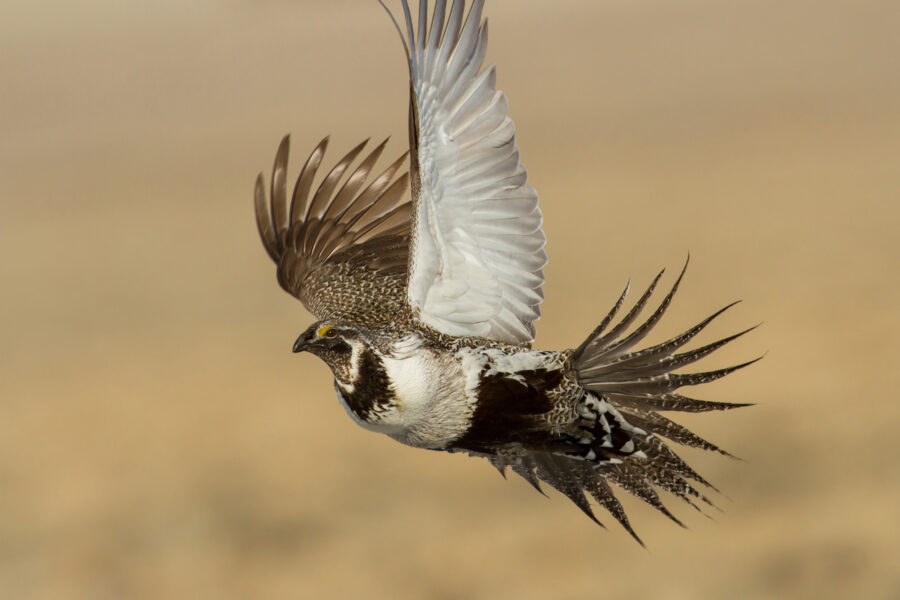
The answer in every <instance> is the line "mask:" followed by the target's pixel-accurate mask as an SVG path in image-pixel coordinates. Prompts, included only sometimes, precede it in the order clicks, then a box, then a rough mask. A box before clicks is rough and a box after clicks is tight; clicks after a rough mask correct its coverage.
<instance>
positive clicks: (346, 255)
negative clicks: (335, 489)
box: [255, 0, 754, 541]
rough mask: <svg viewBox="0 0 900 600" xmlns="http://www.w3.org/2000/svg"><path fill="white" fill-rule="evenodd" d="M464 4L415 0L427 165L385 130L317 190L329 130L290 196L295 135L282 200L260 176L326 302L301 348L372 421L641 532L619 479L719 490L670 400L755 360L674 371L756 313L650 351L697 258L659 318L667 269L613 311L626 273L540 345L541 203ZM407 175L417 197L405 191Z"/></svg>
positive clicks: (477, 19) (281, 245) (414, 95)
mask: <svg viewBox="0 0 900 600" xmlns="http://www.w3.org/2000/svg"><path fill="white" fill-rule="evenodd" d="M465 4H466V2H465V0H454V1H453V4H452V5H451V6H449V11H448V3H447V2H446V0H436V3H435V8H434V12H433V15H432V19H431V26H430V27H429V26H428V2H427V0H420V6H419V15H418V28H416V27H414V25H413V19H412V15H411V12H410V9H409V6H408V4H407V2H406V0H404V1H403V20H404V21H405V24H406V31H407V34H406V37H404V34H403V33H402V32H401V37H403V38H404V43H403V44H404V50H405V51H406V55H407V59H408V61H409V67H410V106H409V137H410V140H409V142H410V149H411V154H410V168H411V172H412V175H411V177H410V176H409V175H408V174H406V173H403V174H402V175H399V176H397V173H398V172H399V171H400V169H401V165H402V163H403V161H404V160H405V158H406V156H405V155H404V156H402V157H400V159H399V160H397V161H395V162H394V163H392V164H391V165H390V166H388V167H387V168H386V169H385V170H384V171H383V172H382V173H381V174H380V175H379V176H377V177H374V178H371V177H370V176H371V174H372V172H373V169H374V168H375V164H376V163H377V161H378V159H379V157H380V156H381V154H382V151H383V150H384V147H385V143H386V142H385V143H382V144H381V145H379V146H378V147H376V148H375V149H374V150H373V151H372V152H371V153H369V154H368V155H366V156H365V157H363V158H362V159H361V160H360V161H359V163H358V165H357V166H356V167H355V168H353V167H352V165H353V164H354V162H355V161H356V160H357V158H358V157H359V156H360V155H361V153H362V150H363V148H364V146H365V142H363V143H362V144H359V145H358V146H356V147H355V148H353V149H352V150H351V151H350V152H349V153H347V155H345V156H344V157H343V158H342V159H341V160H340V161H338V162H337V164H336V165H335V166H334V167H333V168H332V169H331V170H330V171H328V172H327V173H326V174H324V176H322V177H321V182H320V183H319V185H318V187H317V188H316V191H315V192H314V193H313V191H312V190H313V184H314V180H315V179H316V178H317V177H316V175H317V172H318V169H319V167H320V166H321V163H322V159H323V156H324V153H325V149H326V146H327V141H328V140H327V138H326V139H325V140H322V142H321V143H320V144H319V145H318V146H317V147H316V148H315V150H313V152H312V154H311V155H310V157H309V158H308V160H307V161H306V163H305V165H304V166H303V168H302V170H301V172H300V175H299V177H298V178H297V182H296V185H295V186H294V190H293V193H292V194H291V195H290V196H289V195H288V188H287V183H288V177H287V163H288V154H289V143H288V138H287V137H286V138H284V140H282V143H281V145H280V147H279V149H278V152H277V154H276V158H275V165H274V169H273V173H272V182H271V186H270V194H269V198H267V197H266V192H265V185H264V183H263V177H262V175H260V176H259V178H258V179H257V183H256V193H255V209H256V219H257V225H258V227H259V232H260V236H261V238H262V241H263V244H264V245H265V248H266V251H267V252H268V253H269V255H270V256H271V258H272V259H273V260H274V261H275V263H276V264H277V276H278V282H279V284H280V285H281V286H282V287H283V288H284V289H285V290H287V291H288V292H289V293H290V294H292V295H293V296H295V297H296V298H298V299H299V300H300V301H301V302H302V303H303V304H304V306H306V308H307V309H308V310H309V311H310V312H311V313H313V314H314V315H315V316H316V317H317V318H318V319H319V321H318V322H317V323H315V324H313V325H312V326H310V327H309V328H308V329H307V330H306V331H305V332H304V333H302V334H301V336H300V337H299V338H298V339H297V341H296V343H295V345H294V351H295V352H302V351H308V352H311V353H313V354H315V355H316V356H318V357H319V358H321V359H322V360H323V361H325V362H326V364H328V365H329V367H330V368H331V370H332V373H333V375H334V378H335V389H336V391H337V394H338V397H339V399H340V401H341V402H342V404H343V405H344V407H345V408H346V409H347V412H348V413H349V414H350V416H351V417H352V418H353V419H354V420H355V421H356V422H357V423H358V424H360V425H361V426H363V427H365V428H367V429H370V430H373V431H378V432H381V433H384V434H386V435H389V436H390V437H392V438H393V439H395V440H397V441H400V442H402V443H404V444H408V445H410V446H414V447H418V448H427V449H431V450H443V451H449V452H465V453H469V454H471V455H474V456H480V457H484V458H486V459H488V460H489V461H490V462H491V463H492V464H493V465H494V466H495V467H496V468H497V469H499V470H500V471H501V472H505V469H506V468H507V467H509V468H511V469H512V470H513V471H514V472H515V473H517V474H519V475H521V476H522V477H523V478H525V479H526V480H527V481H528V482H529V483H530V484H531V485H533V486H534V487H535V488H537V489H538V490H540V482H542V481H543V482H546V483H548V484H549V485H551V486H552V487H554V488H556V489H557V490H559V491H560V492H562V493H563V494H565V495H566V496H567V497H568V498H569V499H571V500H572V502H574V503H575V504H576V505H577V506H578V507H579V508H580V509H581V510H582V511H584V512H585V514H587V515H588V516H589V517H590V518H591V519H593V520H594V521H597V519H596V518H595V516H594V514H593V511H592V509H591V506H590V503H589V501H588V498H593V499H594V500H596V502H598V503H599V504H600V505H601V506H602V507H604V508H605V509H606V510H608V511H609V512H610V513H611V514H612V515H613V517H614V518H615V519H616V520H617V521H619V522H620V523H621V524H622V526H623V527H625V529H626V530H627V531H628V532H629V533H631V535H633V536H634V537H635V539H638V538H637V535H636V534H635V532H634V530H633V529H632V527H631V525H630V523H629V521H628V518H627V516H626V515H625V511H624V509H623V508H622V505H621V504H620V503H619V501H618V499H617V498H616V497H615V495H614V493H613V491H612V486H613V485H614V486H617V487H619V488H622V489H624V490H626V491H627V492H629V493H631V494H634V495H635V496H637V497H638V498H640V499H642V500H644V501H645V502H647V503H649V504H650V505H652V506H653V507H655V508H656V509H658V510H660V511H661V512H663V513H664V514H665V515H667V516H668V517H669V518H671V519H672V520H674V521H675V522H677V523H679V524H680V521H678V520H677V519H676V518H675V517H674V516H673V515H672V513H671V512H669V510H668V509H667V508H666V507H665V506H664V505H663V503H662V501H661V500H660V498H659V495H658V492H657V490H664V491H666V492H669V493H671V494H673V495H675V496H677V497H679V498H680V499H682V500H684V501H685V502H687V503H688V504H690V505H691V506H694V507H695V508H698V509H699V508H700V507H699V504H700V503H706V504H711V503H710V501H709V500H708V499H707V497H706V496H705V495H704V493H703V492H702V491H700V490H701V489H702V487H703V486H707V487H709V488H710V489H713V490H715V488H712V486H711V485H710V484H709V483H708V482H707V481H706V480H705V479H703V478H702V477H701V476H700V475H699V474H697V472H696V471H694V470H693V469H692V468H691V467H690V466H688V465H687V463H685V462H684V461H683V460H682V459H681V458H679V457H678V456H677V455H676V454H675V452H673V451H672V449H671V448H670V447H669V446H668V445H667V443H666V442H664V441H663V438H665V439H667V440H669V441H671V442H674V443H677V444H682V445H686V446H691V447H696V448H702V449H705V450H710V451H715V452H720V453H722V454H726V455H727V452H725V451H723V450H721V449H720V448H719V447H718V446H716V445H715V444H712V443H711V442H708V441H706V440H704V439H703V438H701V437H700V436H698V435H696V434H694V433H693V432H691V431H690V430H688V429H687V428H685V427H683V426H681V425H679V424H677V423H675V422H674V421H672V420H670V419H668V418H666V417H664V416H662V415H661V414H659V413H660V412H662V411H684V412H704V411H710V410H726V409H731V408H735V407H738V406H744V405H739V404H728V403H723V402H707V401H702V400H695V399H692V398H688V397H686V396H682V395H680V394H679V393H677V390H678V389H679V388H682V387H687V386H695V385H700V384H703V383H707V382H710V381H714V380H716V379H719V378H721V377H724V376H725V375H728V374H729V373H732V372H733V371H736V370H738V369H740V368H743V367H745V366H747V365H749V364H751V363H752V362H754V361H750V362H747V363H744V364H740V365H737V366H734V367H729V368H726V369H719V370H714V371H707V372H697V373H679V372H676V371H678V370H681V369H682V368H684V367H687V366H689V365H691V364H693V363H694V362H696V361H698V360H701V359H702V358H704V357H706V356H708V355H709V354H711V353H713V352H715V351H716V350H718V349H719V348H721V347H722V346H724V345H725V344H727V343H729V342H731V341H732V340H735V339H737V338H738V337H740V336H742V335H744V334H745V333H747V331H750V330H749V329H748V330H746V331H743V332H741V333H738V334H735V335H732V336H728V337H726V338H724V339H721V340H718V341H716V342H713V343H711V344H707V345H704V346H701V347H698V348H694V349H689V350H682V348H684V347H685V346H686V345H687V344H688V343H689V342H691V340H693V338H694V337H695V336H697V335H698V334H699V333H700V332H701V331H702V330H703V329H704V328H706V326H707V325H708V324H709V323H710V322H711V321H712V320H713V319H715V318H716V317H717V316H719V315H720V314H722V313H723V312H724V311H725V310H726V309H727V308H728V307H725V308H723V309H721V310H719V311H718V312H716V313H714V314H713V315H712V316H710V317H708V318H707V319H704V320H702V321H701V322H700V323H698V324H697V325H695V326H694V327H692V328H690V329H688V330H687V331H685V332H684V333H682V334H680V335H678V336H675V337H674V338H672V339H669V340H667V341H664V342H662V343H660V344H656V345H654V346H650V347H647V348H643V349H639V347H638V344H640V343H641V342H642V341H643V340H644V338H645V337H646V336H647V335H648V334H649V333H650V332H651V331H652V330H653V329H654V327H655V326H656V325H657V323H658V322H659V321H660V320H661V318H662V317H663V315H664V313H665V312H666V310H667V309H668V307H669V306H670V305H671V302H672V300H673V298H674V296H675V292H676V291H677V289H678V286H679V284H680V283H681V280H682V277H683V276H684V270H682V271H681V274H680V275H679V276H678V277H677V279H676V280H675V282H674V285H673V286H672V288H671V290H670V291H669V292H668V294H666V295H665V296H664V297H663V299H662V301H661V302H660V304H659V306H658V307H657V308H656V309H655V310H654V311H653V312H652V313H651V314H650V316H649V317H648V318H646V320H644V321H643V322H640V321H639V318H640V315H641V313H642V311H643V310H644V309H645V308H646V307H647V305H648V302H649V301H650V298H651V296H652V295H653V292H654V291H655V289H656V286H657V284H658V282H659V281H660V278H661V276H662V273H660V274H659V275H657V277H656V278H655V279H654V280H653V282H652V283H651V284H650V286H649V287H648V289H647V290H646V292H645V293H644V294H643V295H642V296H641V297H640V298H639V299H638V300H637V302H636V303H635V305H634V306H633V307H632V308H631V309H630V310H629V311H628V312H627V313H626V314H625V315H624V316H623V317H622V318H621V319H620V320H619V321H618V322H616V321H615V319H616V316H617V315H618V312H619V310H620V309H621V308H622V306H623V304H624V301H625V297H626V294H627V291H628V288H627V287H626V289H625V291H624V292H623V293H622V294H621V296H620V297H619V298H618V301H617V302H616V303H615V305H614V307H613V308H612V310H611V311H609V313H608V314H607V316H606V318H604V319H603V321H602V322H601V323H600V325H599V326H598V327H597V328H595V329H594V331H593V332H592V333H591V334H590V335H589V336H588V337H587V339H586V340H585V341H584V343H582V344H581V345H580V346H578V347H577V348H574V349H570V350H563V351H541V350H532V349H531V342H532V340H533V338H534V321H535V320H536V319H537V318H538V316H539V314H540V306H539V305H540V301H541V299H542V298H543V292H542V286H543V282H544V276H543V266H544V264H545V262H546V254H545V252H544V243H545V237H544V234H543V231H542V229H541V223H542V217H541V213H540V210H539V209H538V206H537V195H536V193H535V191H534V190H533V189H532V188H531V187H529V186H528V185H527V174H526V172H525V169H524V167H523V166H522V164H521V161H520V160H519V152H518V148H517V146H516V140H515V127H514V125H513V123H512V120H511V119H510V118H509V116H508V114H507V104H506V98H505V96H504V95H503V94H502V92H500V91H498V90H497V89H496V85H495V84H496V71H495V69H494V68H493V67H488V68H487V69H484V70H482V61H483V60H484V56H485V52H486V45H487V24H486V21H483V20H482V17H481V15H482V9H483V4H484V1H483V0H473V4H472V6H471V8H470V11H469V13H468V15H466V16H465V19H464V18H463V17H464V8H465ZM392 18H393V17H392ZM394 23H395V25H397V28H398V31H400V27H399V25H398V24H397V22H396V21H394ZM407 42H408V43H407ZM370 179H372V181H371V183H369V180H370ZM410 181H411V187H412V190H411V195H412V201H411V202H410V201H404V200H403V195H404V193H405V191H406V186H407V183H408V182H410ZM686 268H687V264H686V263H685V269H686ZM729 306H730V305H729ZM638 541H640V540H639V539H638Z"/></svg>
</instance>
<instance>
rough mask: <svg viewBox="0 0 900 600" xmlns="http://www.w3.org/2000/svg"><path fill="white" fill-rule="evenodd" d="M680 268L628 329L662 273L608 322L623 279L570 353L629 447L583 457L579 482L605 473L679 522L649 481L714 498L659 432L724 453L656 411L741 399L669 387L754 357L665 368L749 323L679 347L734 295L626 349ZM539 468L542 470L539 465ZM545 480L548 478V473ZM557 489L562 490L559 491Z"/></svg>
mask: <svg viewBox="0 0 900 600" xmlns="http://www.w3.org/2000/svg"><path fill="white" fill-rule="evenodd" d="M686 269H687V262H686V263H685V266H684V269H682V271H681V273H680V274H679V276H678V278H677V279H676V281H675V283H674V284H673V286H672V288H671V290H670V291H669V292H668V294H666V296H665V297H664V298H663V300H662V302H661V303H660V305H659V306H658V307H657V309H656V310H655V311H654V312H653V313H652V314H651V315H650V316H649V317H648V318H647V319H646V320H645V321H644V322H643V323H641V324H639V325H637V326H636V327H634V328H633V330H632V331H631V332H630V333H627V332H628V330H629V329H630V328H631V326H632V325H633V324H634V323H635V322H637V320H638V317H639V316H640V313H641V312H642V310H643V309H644V308H645V307H646V306H647V304H648V302H649V300H650V297H651V296H652V295H653V292H654V290H655V288H656V286H657V284H658V283H659V280H660V278H661V277H662V274H663V273H662V272H660V273H659V274H658V275H657V276H656V278H654V280H653V282H652V283H651V284H650V286H649V288H648V289H647V291H646V292H645V293H644V294H643V295H642V296H641V297H640V298H639V299H638V301H637V302H636V304H635V305H634V307H632V309H631V310H630V311H629V312H628V313H627V314H626V315H625V316H624V317H623V318H622V319H621V321H619V322H618V323H616V324H613V321H614V319H615V316H616V314H617V313H618V311H619V309H620V308H621V307H622V305H623V303H624V300H625V297H626V295H627V293H628V288H627V287H626V289H625V291H624V292H623V293H622V295H621V296H620V297H619V299H618V300H617V302H616V303H615V305H614V307H613V309H612V310H611V311H610V312H609V314H608V315H607V316H606V318H604V320H603V322H602V323H601V324H600V326H598V327H597V329H595V330H594V331H593V332H592V333H591V335H590V336H588V338H587V339H586V340H585V341H584V343H583V344H581V346H579V347H578V348H577V349H576V350H575V351H574V352H573V353H572V357H571V361H572V365H573V367H574V370H575V373H576V375H577V377H578V380H579V382H580V383H581V385H582V386H583V387H584V388H585V389H586V390H587V392H588V393H589V394H592V395H595V396H596V397H597V398H599V399H601V400H605V401H606V402H608V403H609V404H610V405H612V407H613V408H614V409H615V410H616V411H618V414H619V415H621V417H622V418H623V419H624V420H625V421H626V422H627V423H628V424H629V425H630V426H631V429H630V430H629V434H630V437H631V441H632V442H634V445H633V446H630V445H629V448H630V449H631V453H630V454H629V455H627V456H624V457H622V460H621V461H617V460H609V457H608V456H607V457H604V456H599V457H598V462H596V463H593V464H592V463H587V464H591V466H592V469H591V473H592V475H590V476H588V475H587V472H586V471H585V472H584V474H583V477H582V478H581V481H582V482H583V485H582V488H583V489H585V490H587V491H589V492H590V493H591V494H592V495H594V492H593V491H592V490H595V489H598V487H599V489H601V490H603V488H602V485H606V481H609V482H610V483H612V484H614V485H616V486H618V487H621V488H623V489H624V490H626V491H627V492H629V493H631V494H633V495H635V496H637V497H638V498H640V499H641V500H643V501H645V502H647V503H648V504H650V505H651V506H653V507H654V508H656V509H657V510H659V511H660V512H662V513H663V514H665V515H666V516H667V517H669V518H670V519H672V520H673V521H675V522H676V523H678V524H679V525H681V522H680V521H679V520H678V519H676V518H675V517H674V516H673V515H672V513H671V512H669V510H668V509H667V508H666V507H665V506H664V505H663V503H662V501H661V500H660V498H659V495H658V494H657V493H656V491H655V489H654V488H658V489H662V490H665V491H667V492H669V493H671V494H673V495H675V496H677V497H679V498H680V499H682V500H683V501H685V502H686V503H688V504H689V505H691V506H693V507H694V508H696V509H697V510H700V511H701V512H702V510H701V508H700V506H699V505H698V502H699V503H702V504H705V505H709V506H715V505H714V504H713V503H712V501H710V499H709V498H707V497H706V496H705V495H704V494H703V493H702V492H701V491H700V490H699V489H698V487H697V486H703V487H707V488H709V489H711V490H713V491H718V490H716V489H715V488H714V487H713V486H712V485H711V484H710V483H709V482H708V481H706V480H705V479H704V478H703V477H701V476H700V475H699V474H698V473H697V472H696V471H694V470H693V469H692V468H691V467H690V466H688V465H687V463H685V462H684V461H683V460H682V459H681V458H680V457H679V456H678V455H677V454H676V453H675V452H673V451H672V449H671V448H669V446H668V445H667V444H666V443H665V442H664V441H663V440H662V439H661V438H666V439H667V440H670V441H672V442H675V443H678V444H681V445H685V446H690V447H694V448H702V449H704V450H710V451H713V452H719V453H721V454H724V455H726V456H731V455H730V454H729V453H728V452H726V451H725V450H722V449H721V448H719V447H718V446H717V445H715V444H713V443H712V442H709V441H707V440H705V439H703V438H702V437H700V436H698V435H697V434H695V433H693V432H692V431H690V430H688V429H687V428H686V427H684V426H682V425H679V424H677V423H675V422H674V421H672V420H670V419H668V418H666V417H664V416H662V415H660V414H659V411H683V412H706V411H711V410H728V409H732V408H738V407H741V406H747V404H732V403H726V402H708V401H704V400H695V399H693V398H688V397H686V396H682V395H680V394H678V393H676V390H677V389H678V388H680V387H683V386H694V385H699V384H702V383H707V382H709V381H714V380H716V379H719V378H721V377H724V376H725V375H728V374H730V373H732V372H734V371H736V370H738V369H742V368H744V367H746V366H748V365H750V364H752V363H754V362H756V360H759V359H755V360H752V361H748V362H745V363H742V364H739V365H735V366H733V367H728V368H725V369H719V370H714V371H706V372H698V373H687V374H683V373H673V372H672V371H673V370H675V369H679V368H682V367H684V366H687V365H690V364H692V363H694V362H696V361H698V360H700V359H702V358H704V357H706V356H708V355H709V354H712V353H713V352H715V351H716V350H718V349H719V348H721V347H722V346H724V345H726V344H728V343H729V342H732V341H734V340H736V339H737V338H739V337H741V336H743V335H745V334H746V333H748V332H749V331H752V329H754V328H750V329H747V330H745V331H742V332H740V333H737V334H735V335H731V336H728V337H726V338H723V339H721V340H718V341H716V342H713V343H711V344H707V345H705V346H701V347H699V348H696V349H694V350H688V351H684V352H680V353H679V352H678V350H679V349H680V348H682V347H683V346H685V345H686V344H687V343H688V342H689V341H690V340H692V339H693V338H694V337H695V336H696V335H697V334H699V333H700V332H701V331H702V330H703V329H705V328H706V326H707V325H709V324H710V323H711V322H712V321H713V320H714V319H715V318H716V317H718V316H719V315H721V314H722V313H723V312H725V311H726V310H728V309H729V308H731V307H732V306H734V303H733V304H729V305H728V306H726V307H724V308H722V309H720V310H719V311H717V312H715V313H714V314H712V315H711V316H709V317H707V318H706V319H704V320H702V321H700V322H699V323H698V324H696V325H695V326H694V327H692V328H690V329H688V330H687V331H685V332H684V333H682V334H680V335H678V336H675V337H673V338H672V339H669V340H667V341H665V342H662V343H660V344H657V345H655V346H651V347H648V348H645V349H642V350H632V349H633V347H634V346H635V345H636V344H637V343H638V342H640V341H641V340H642V339H644V337H646V335H647V334H648V333H649V332H650V331H651V329H652V328H653V327H654V326H655V325H656V324H657V323H658V322H659V320H660V319H661V318H662V316H663V314H664V313H665V311H666V309H667V308H668V307H669V305H670V304H671V302H672V299H673V297H674V296H675V292H676V291H677V289H678V286H679V284H680V283H681V280H682V278H683V277H684V273H685V271H686ZM626 429H627V428H626ZM538 475H539V476H541V473H540V470H538ZM541 479H545V480H547V479H546V478H545V477H543V476H541ZM547 481H548V482H550V483H551V485H553V482H552V481H550V480H547ZM554 487H556V486H554ZM607 488H608V486H607ZM563 493H566V495H569V494H568V493H567V492H565V491H564V492H563ZM609 495H610V494H609V493H604V492H601V493H600V497H597V496H596V495H595V498H597V500H598V502H600V504H601V505H602V506H604V507H605V508H607V510H609V512H610V513H611V514H612V515H613V516H614V517H615V518H616V519H617V520H618V521H619V522H620V523H622V524H623V526H625V528H626V529H627V530H628V531H629V533H631V534H632V535H634V532H633V531H632V529H631V526H630V525H629V524H628V523H627V520H625V519H624V513H622V512H621V511H619V510H618V509H617V508H616V504H612V503H611V502H610V501H609V499H608V496H609ZM570 497H571V496H570ZM576 504H577V502H576ZM582 510H583V509H582ZM635 537H637V536H635Z"/></svg>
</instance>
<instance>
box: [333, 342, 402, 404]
mask: <svg viewBox="0 0 900 600" xmlns="http://www.w3.org/2000/svg"><path fill="white" fill-rule="evenodd" d="M336 384H337V387H338V390H339V391H340V394H341V396H342V397H343V398H344V402H345V403H346V404H347V406H348V407H349V408H350V410H352V411H353V412H354V414H356V416H357V417H359V418H360V419H362V420H363V421H372V420H373V418H372V417H374V415H375V414H376V413H378V412H381V411H383V410H385V409H386V408H389V407H390V406H393V405H395V404H396V400H397V396H396V394H395V393H394V390H393V389H392V388H391V381H390V379H389V378H388V374H387V371H386V370H385V368H384V363H383V362H381V359H380V358H379V357H378V355H377V354H375V353H374V352H373V351H372V349H371V348H364V349H363V350H362V351H361V353H360V357H359V369H358V371H357V373H356V380H355V381H354V382H353V388H352V390H350V391H348V390H347V388H345V387H344V386H343V385H342V384H341V382H340V381H337V380H336Z"/></svg>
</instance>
